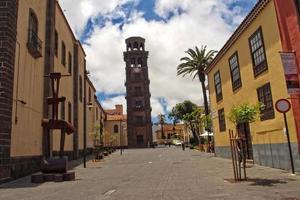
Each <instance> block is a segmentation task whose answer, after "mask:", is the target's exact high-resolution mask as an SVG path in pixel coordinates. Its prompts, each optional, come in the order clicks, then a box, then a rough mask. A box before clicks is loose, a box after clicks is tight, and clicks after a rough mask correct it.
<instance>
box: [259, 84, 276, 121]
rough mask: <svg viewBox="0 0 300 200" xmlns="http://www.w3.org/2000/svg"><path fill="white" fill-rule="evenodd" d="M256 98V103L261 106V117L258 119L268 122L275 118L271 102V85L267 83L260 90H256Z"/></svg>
mask: <svg viewBox="0 0 300 200" xmlns="http://www.w3.org/2000/svg"><path fill="white" fill-rule="evenodd" d="M257 97H258V101H259V102H260V103H262V104H263V106H262V108H261V112H260V114H261V116H260V119H261V120H262V121H263V120H268V119H273V118H274V117H275V114H274V108H273V100H272V93H271V85H270V83H267V84H265V85H263V86H262V87H260V88H257Z"/></svg>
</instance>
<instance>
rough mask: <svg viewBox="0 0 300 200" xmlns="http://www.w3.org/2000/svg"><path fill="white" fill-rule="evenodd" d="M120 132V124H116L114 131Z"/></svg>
mask: <svg viewBox="0 0 300 200" xmlns="http://www.w3.org/2000/svg"><path fill="white" fill-rule="evenodd" d="M118 132H119V126H118V125H114V133H118Z"/></svg>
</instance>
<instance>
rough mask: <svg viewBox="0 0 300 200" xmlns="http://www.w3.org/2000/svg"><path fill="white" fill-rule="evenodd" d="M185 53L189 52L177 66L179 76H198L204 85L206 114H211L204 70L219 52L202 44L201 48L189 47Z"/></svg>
mask: <svg viewBox="0 0 300 200" xmlns="http://www.w3.org/2000/svg"><path fill="white" fill-rule="evenodd" d="M185 53H187V54H188V56H186V57H182V58H181V59H180V61H182V63H181V64H180V65H178V67H177V76H179V75H182V76H183V77H184V76H186V75H190V76H193V79H195V78H196V77H198V79H199V81H200V82H201V86H202V93H203V99H204V108H205V115H208V114H209V108H208V101H207V94H206V87H205V80H206V77H205V73H204V70H205V69H206V68H207V67H208V65H209V64H210V63H211V61H212V60H213V58H214V55H215V54H216V53H217V51H215V50H210V51H207V49H206V46H201V49H200V50H199V49H198V47H197V46H196V47H195V50H193V49H188V50H187V51H186V52H185Z"/></svg>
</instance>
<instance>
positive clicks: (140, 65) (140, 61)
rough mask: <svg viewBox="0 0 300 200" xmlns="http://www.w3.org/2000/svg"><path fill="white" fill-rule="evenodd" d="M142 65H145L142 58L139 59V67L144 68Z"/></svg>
mask: <svg viewBox="0 0 300 200" xmlns="http://www.w3.org/2000/svg"><path fill="white" fill-rule="evenodd" d="M142 63H143V61H142V58H138V67H142Z"/></svg>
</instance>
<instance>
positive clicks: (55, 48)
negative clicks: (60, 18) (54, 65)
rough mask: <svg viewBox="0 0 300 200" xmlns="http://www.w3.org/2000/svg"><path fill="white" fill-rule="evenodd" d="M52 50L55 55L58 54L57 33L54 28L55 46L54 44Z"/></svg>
mask: <svg viewBox="0 0 300 200" xmlns="http://www.w3.org/2000/svg"><path fill="white" fill-rule="evenodd" d="M54 52H55V55H56V57H57V55H58V33H57V31H56V30H55V46H54Z"/></svg>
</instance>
